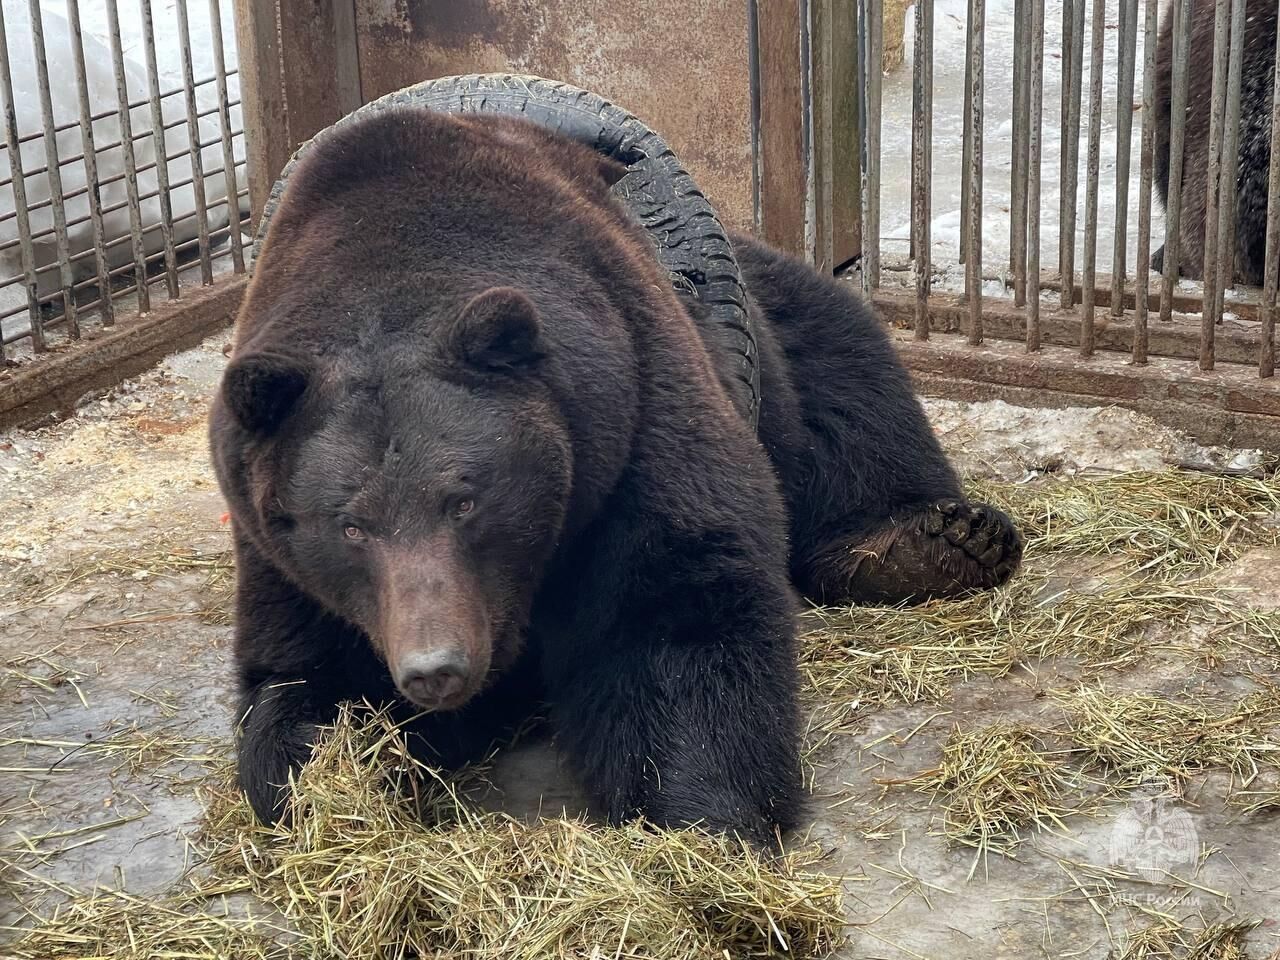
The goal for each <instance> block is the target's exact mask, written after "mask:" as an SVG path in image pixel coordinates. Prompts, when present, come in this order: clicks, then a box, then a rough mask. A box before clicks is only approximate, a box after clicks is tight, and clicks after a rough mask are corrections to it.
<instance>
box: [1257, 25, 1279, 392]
mask: <svg viewBox="0 0 1280 960" xmlns="http://www.w3.org/2000/svg"><path fill="white" fill-rule="evenodd" d="M1275 56H1276V59H1275V63H1276V64H1278V65H1280V31H1277V33H1276V54H1275ZM1273 72H1274V73H1275V81H1274V83H1273V86H1272V89H1271V166H1270V168H1269V170H1268V177H1267V247H1266V266H1265V267H1264V273H1263V275H1262V307H1261V314H1262V345H1261V349H1260V350H1259V351H1258V375H1259V376H1260V377H1263V378H1266V377H1272V376H1275V372H1276V287H1277V285H1280V70H1275V71H1273Z"/></svg>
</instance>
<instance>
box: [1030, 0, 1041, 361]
mask: <svg viewBox="0 0 1280 960" xmlns="http://www.w3.org/2000/svg"><path fill="white" fill-rule="evenodd" d="M1044 2H1045V0H1031V63H1030V65H1029V71H1028V81H1029V83H1028V88H1029V89H1028V94H1029V96H1028V99H1029V101H1030V103H1029V109H1028V116H1029V121H1030V122H1029V124H1028V130H1027V134H1028V136H1027V152H1028V159H1027V262H1026V282H1027V352H1028V353H1034V352H1035V351H1037V350H1039V349H1040V154H1041V151H1042V149H1043V147H1042V140H1043V128H1044Z"/></svg>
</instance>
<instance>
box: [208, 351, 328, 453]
mask: <svg viewBox="0 0 1280 960" xmlns="http://www.w3.org/2000/svg"><path fill="white" fill-rule="evenodd" d="M306 388H307V369H306V365H305V364H304V363H303V362H302V361H299V360H297V359H294V358H293V357H289V356H286V355H284V354H281V353H271V352H267V351H262V352H256V353H249V354H246V355H245V356H243V357H237V358H236V359H235V360H233V361H232V362H231V364H230V366H228V367H227V372H226V374H224V375H223V378H222V395H223V398H224V399H225V400H226V404H227V406H228V407H230V408H231V412H232V413H234V414H235V416H236V419H237V420H239V421H240V423H241V425H242V426H243V427H244V428H245V429H246V430H249V431H250V432H252V433H259V434H270V433H274V432H275V431H276V430H277V429H278V428H279V426H280V424H282V423H283V422H284V420H285V417H287V416H288V415H289V412H290V411H291V410H292V409H293V407H294V405H295V404H296V403H297V402H298V398H299V397H300V396H302V391H304V390H305V389H306Z"/></svg>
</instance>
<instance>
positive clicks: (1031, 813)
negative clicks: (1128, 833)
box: [911, 723, 1070, 868]
mask: <svg viewBox="0 0 1280 960" xmlns="http://www.w3.org/2000/svg"><path fill="white" fill-rule="evenodd" d="M911 782H913V783H915V784H916V785H917V789H919V790H922V791H925V792H928V793H931V794H932V795H933V796H934V798H935V799H936V800H938V801H940V802H941V804H942V832H943V833H944V835H945V836H946V837H947V838H948V839H950V840H953V841H956V842H958V843H962V844H965V845H966V846H972V847H976V848H977V850H978V853H979V859H981V858H982V857H985V855H986V854H987V853H988V852H989V851H994V852H996V853H1008V852H1010V851H1011V850H1012V849H1013V848H1014V847H1016V846H1017V845H1018V844H1020V843H1021V842H1022V841H1023V840H1024V839H1025V837H1026V832H1025V830H1024V828H1027V827H1032V828H1037V829H1038V828H1043V827H1051V828H1052V827H1058V828H1062V829H1063V830H1065V829H1066V828H1065V825H1064V824H1063V822H1062V817H1063V816H1064V815H1066V814H1067V813H1069V812H1070V811H1069V810H1067V809H1066V808H1064V807H1063V806H1062V798H1063V795H1064V792H1065V789H1064V788H1065V783H1064V780H1063V756H1062V755H1061V754H1053V753H1050V752H1049V751H1047V750H1046V749H1045V747H1044V745H1043V743H1042V742H1041V740H1040V738H1039V737H1038V736H1037V735H1036V734H1035V733H1033V732H1032V731H1030V730H1025V729H1022V728H1020V727H1015V726H1013V725H1011V724H1008V723H998V724H992V725H989V726H985V727H978V728H974V729H969V730H962V729H959V728H957V729H955V730H953V731H952V732H951V735H950V736H949V737H948V738H947V742H946V743H945V744H944V745H943V748H942V763H941V764H940V765H939V766H938V767H936V768H934V769H933V770H926V771H924V772H923V773H920V774H917V775H916V776H915V777H913V778H912V781H911ZM977 863H978V860H976V859H975V861H974V866H975V868H976V866H977Z"/></svg>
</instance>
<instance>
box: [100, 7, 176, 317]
mask: <svg viewBox="0 0 1280 960" xmlns="http://www.w3.org/2000/svg"><path fill="white" fill-rule="evenodd" d="M107 23H108V27H109V30H110V32H111V66H112V69H113V70H114V71H115V76H116V100H117V103H118V104H119V108H120V109H119V117H120V143H121V150H123V152H124V176H125V180H124V186H125V193H126V196H127V197H128V200H129V234H130V237H131V239H132V240H133V270H134V278H135V279H136V281H137V285H138V308H139V310H140V311H141V312H142V313H150V312H151V291H150V288H149V287H148V285H147V253H146V247H145V246H144V245H143V242H142V208H141V206H140V205H139V200H138V163H137V159H136V157H135V156H134V153H133V123H132V119H131V117H130V115H129V82H128V78H127V77H126V76H125V72H124V48H123V46H122V44H121V42H120V11H119V10H118V9H117V6H116V0H107ZM156 162H157V163H163V162H164V151H163V150H162V151H161V152H160V153H159V155H158V156H157V157H156ZM104 296H109V294H107V293H105V292H104Z"/></svg>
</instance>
